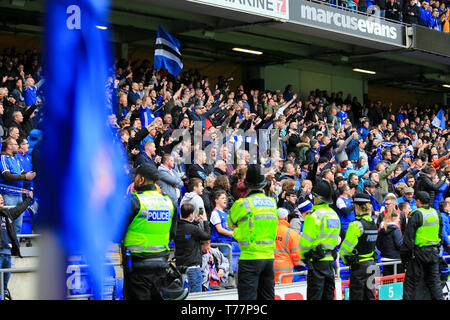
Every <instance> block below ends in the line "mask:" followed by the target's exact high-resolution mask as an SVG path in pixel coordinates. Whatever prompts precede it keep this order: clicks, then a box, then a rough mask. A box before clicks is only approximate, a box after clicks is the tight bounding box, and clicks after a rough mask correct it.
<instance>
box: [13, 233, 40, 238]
mask: <svg viewBox="0 0 450 320" xmlns="http://www.w3.org/2000/svg"><path fill="white" fill-rule="evenodd" d="M40 236H41V235H40V234H39V233H30V234H18V235H17V238H39V237H40Z"/></svg>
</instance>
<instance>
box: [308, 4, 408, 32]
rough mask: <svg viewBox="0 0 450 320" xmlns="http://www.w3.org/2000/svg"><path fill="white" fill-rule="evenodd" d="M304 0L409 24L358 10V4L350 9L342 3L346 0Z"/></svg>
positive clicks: (405, 24) (404, 24)
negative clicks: (330, 0) (332, 1)
mask: <svg viewBox="0 0 450 320" xmlns="http://www.w3.org/2000/svg"><path fill="white" fill-rule="evenodd" d="M306 1H310V2H314V3H319V4H323V5H326V6H328V7H331V8H336V9H340V10H344V11H348V12H352V13H357V14H360V15H363V16H366V17H372V18H376V19H380V20H385V21H388V22H392V23H397V24H400V25H402V26H411V24H409V23H405V22H403V21H398V20H393V19H389V18H386V17H381V16H376V15H375V14H374V13H368V12H364V11H360V10H358V4H356V9H351V8H349V7H347V6H344V5H342V4H343V3H347V2H349V1H348V0H336V4H334V3H330V2H328V1H325V0H324V1H320V0H306ZM339 3H341V4H339ZM367 9H368V8H367Z"/></svg>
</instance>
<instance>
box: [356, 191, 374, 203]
mask: <svg viewBox="0 0 450 320" xmlns="http://www.w3.org/2000/svg"><path fill="white" fill-rule="evenodd" d="M370 202H371V199H370V196H369V195H368V194H367V193H356V194H355V195H354V196H353V203H357V204H363V203H370Z"/></svg>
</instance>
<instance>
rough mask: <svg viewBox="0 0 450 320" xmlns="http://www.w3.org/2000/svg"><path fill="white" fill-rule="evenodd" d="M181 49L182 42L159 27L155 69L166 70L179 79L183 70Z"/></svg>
mask: <svg viewBox="0 0 450 320" xmlns="http://www.w3.org/2000/svg"><path fill="white" fill-rule="evenodd" d="M180 47H181V42H180V41H178V40H177V39H176V38H174V37H173V36H171V35H170V34H169V33H168V32H167V31H166V30H164V28H163V27H161V26H159V27H158V35H157V37H156V49H155V61H154V64H155V65H154V69H156V70H160V69H166V70H167V71H168V72H169V73H170V74H171V75H173V76H174V77H177V76H178V75H179V74H180V72H181V70H182V69H183V62H182V61H181V53H180Z"/></svg>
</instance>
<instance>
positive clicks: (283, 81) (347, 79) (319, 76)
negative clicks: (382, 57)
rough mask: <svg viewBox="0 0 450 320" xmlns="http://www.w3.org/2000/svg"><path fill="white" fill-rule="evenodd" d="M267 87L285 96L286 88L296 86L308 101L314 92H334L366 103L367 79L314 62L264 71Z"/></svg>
mask: <svg viewBox="0 0 450 320" xmlns="http://www.w3.org/2000/svg"><path fill="white" fill-rule="evenodd" d="M263 74H264V80H265V86H266V89H268V90H276V89H280V90H281V91H282V92H283V91H284V88H285V87H286V85H287V84H292V85H293V86H294V92H296V93H299V94H300V97H301V98H303V99H304V98H306V97H307V96H308V95H309V92H310V91H312V90H315V89H320V90H327V91H328V93H329V94H331V93H332V92H338V91H342V92H343V94H344V98H345V97H346V96H347V94H348V93H350V94H352V96H356V97H358V100H359V101H363V94H364V81H365V79H364V76H362V75H360V74H358V73H355V72H353V71H352V70H351V69H349V68H343V67H338V66H332V65H328V64H325V63H320V62H313V61H300V62H295V63H290V64H284V65H274V66H267V67H265V68H264V73H263Z"/></svg>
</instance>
